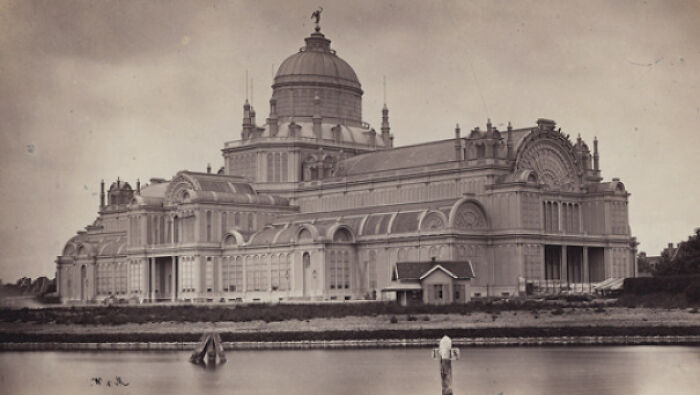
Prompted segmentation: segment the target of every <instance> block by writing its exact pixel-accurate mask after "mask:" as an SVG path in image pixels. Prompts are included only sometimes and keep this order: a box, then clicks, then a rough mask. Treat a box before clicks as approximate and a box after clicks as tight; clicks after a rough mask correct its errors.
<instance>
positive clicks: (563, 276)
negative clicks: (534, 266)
mask: <svg viewBox="0 0 700 395" xmlns="http://www.w3.org/2000/svg"><path fill="white" fill-rule="evenodd" d="M559 264H560V265H561V270H560V271H559V280H561V281H562V282H564V281H565V282H567V283H568V282H569V275H568V269H569V268H568V267H567V266H568V265H567V262H566V245H562V246H561V262H560V263H559Z"/></svg>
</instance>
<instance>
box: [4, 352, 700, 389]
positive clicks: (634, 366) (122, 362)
mask: <svg viewBox="0 0 700 395" xmlns="http://www.w3.org/2000/svg"><path fill="white" fill-rule="evenodd" d="M188 354H189V353H188V352H96V353H90V352H49V351H47V352H7V353H0V388H2V392H3V393H4V394H35V393H51V394H74V393H110V394H114V393H122V394H127V393H128V394H141V393H168V394H188V395H189V394H194V393H206V394H207V395H213V394H231V393H244V394H300V395H301V394H328V393H333V394H361V393H372V394H434V393H439V391H440V377H439V367H438V363H437V362H436V361H435V360H433V359H432V357H431V352H430V350H428V349H407V350H403V349H383V350H311V351H229V352H228V353H227V354H228V355H227V356H228V363H226V364H225V365H217V366H216V368H214V366H213V365H212V366H207V365H206V364H205V365H204V366H201V365H193V364H191V363H189V362H188V356H189V355H188ZM698 371H700V348H697V347H675V346H673V347H672V346H644V347H631V346H628V347H549V348H546V347H542V348H463V349H462V358H461V359H460V360H458V361H454V362H453V375H454V382H453V388H454V391H455V393H456V394H498V393H503V394H504V395H508V394H559V393H563V392H565V393H567V394H591V393H596V394H658V393H668V394H693V393H695V390H696V389H697V388H698V386H700V376H699V375H697V372H698ZM115 377H119V378H120V380H121V382H123V383H129V384H128V385H117V386H115V385H114V383H115ZM93 378H102V384H101V385H97V384H96V383H95V382H94V381H92V379H93ZM106 380H111V384H112V385H111V386H110V387H109V388H108V387H107V386H106V385H105V382H106Z"/></svg>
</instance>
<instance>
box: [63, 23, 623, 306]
mask: <svg viewBox="0 0 700 395" xmlns="http://www.w3.org/2000/svg"><path fill="white" fill-rule="evenodd" d="M272 88H273V94H272V98H271V99H270V113H269V117H268V118H267V119H266V120H265V121H264V122H263V124H262V126H261V125H259V124H258V121H257V120H256V114H255V110H254V109H253V107H252V106H250V105H249V104H248V103H247V102H246V104H245V105H244V106H243V125H242V132H241V138H240V140H235V141H229V142H226V143H225V145H224V147H223V149H222V153H223V159H224V166H223V167H222V169H221V170H219V171H218V172H217V173H212V172H211V171H209V170H208V171H207V172H203V173H200V172H193V171H180V172H178V173H177V174H176V175H175V176H174V177H173V178H172V179H170V180H164V179H151V180H150V183H149V184H147V185H143V186H142V185H139V183H136V185H135V189H134V188H132V186H130V185H129V184H128V183H126V182H123V181H120V180H117V181H116V182H115V183H113V184H112V185H111V186H110V187H109V190H108V191H107V192H106V196H105V190H104V183H103V184H102V194H101V198H100V210H99V215H98V217H97V219H96V220H95V222H94V223H93V224H92V225H89V226H87V227H86V228H85V230H83V231H80V232H78V234H77V235H76V236H74V237H73V238H71V239H70V240H69V241H68V243H67V244H66V246H65V248H64V249H63V252H62V254H61V256H59V257H58V258H57V260H56V263H57V277H58V291H59V294H60V296H61V298H62V300H63V301H65V302H72V301H95V300H96V301H100V300H103V299H106V298H119V299H131V300H138V301H140V302H143V301H155V300H173V301H176V300H177V301H198V300H200V301H206V300H209V301H220V300H225V301H258V300H260V301H279V300H348V299H374V298H393V297H395V294H393V293H391V292H384V293H382V292H381V291H382V290H392V289H394V290H395V289H399V288H400V287H399V288H396V287H395V288H392V286H396V284H398V282H397V281H394V280H397V279H399V278H397V273H398V272H397V269H396V267H397V262H430V261H431V259H433V258H435V259H437V260H438V261H450V262H452V263H453V264H454V263H455V262H470V263H471V267H470V268H469V270H466V271H465V273H471V274H469V276H472V275H473V278H471V279H469V278H468V277H465V278H466V279H467V282H468V287H467V289H466V291H465V292H466V293H467V295H465V296H466V298H467V299H468V297H470V296H471V297H474V296H477V297H478V296H506V295H513V294H515V293H517V292H518V291H519V290H521V288H520V287H519V284H522V283H523V279H524V280H526V281H530V280H539V281H543V280H551V281H555V282H563V283H569V284H571V283H575V284H581V283H585V284H587V283H591V282H599V281H602V280H605V279H608V278H621V277H628V276H632V275H634V273H635V265H634V239H633V238H632V237H631V235H630V228H629V225H628V207H627V203H628V197H629V193H628V192H627V191H626V190H625V187H624V185H623V184H622V183H621V182H620V181H619V180H618V179H613V180H612V181H610V182H603V181H602V178H601V175H600V169H599V157H598V150H597V141H594V143H593V152H592V153H591V151H590V149H589V146H588V145H587V144H586V143H584V142H583V140H581V138H580V137H579V138H577V139H576V140H575V141H572V140H571V139H570V138H569V136H568V135H565V134H562V132H561V131H560V130H559V129H557V128H556V125H555V123H554V122H553V121H551V120H546V119H539V120H537V124H536V125H535V126H529V127H525V128H518V129H516V128H513V127H511V126H510V125H508V128H507V129H506V130H497V129H496V127H494V126H493V125H492V124H491V123H490V122H489V123H487V125H486V128H485V129H483V130H482V129H480V128H479V127H476V128H474V129H473V130H471V131H469V132H467V133H464V134H462V133H461V132H460V129H459V127H457V129H456V130H455V132H454V138H450V139H447V140H440V141H432V142H428V143H423V144H416V145H411V146H403V147H394V146H393V136H392V134H391V132H390V126H389V111H388V109H387V108H386V106H384V108H383V110H382V124H381V127H380V128H379V131H377V130H375V129H373V128H372V127H370V126H369V125H368V124H367V123H365V122H363V121H362V94H363V91H362V87H361V85H360V82H359V80H358V78H357V76H356V74H355V72H354V71H353V69H352V67H350V65H348V63H346V62H345V61H344V60H343V59H341V58H340V57H339V56H338V55H337V54H336V52H335V51H334V50H332V49H331V47H330V40H328V39H327V38H326V37H325V36H324V35H323V34H322V33H321V32H320V29H319V28H318V27H317V29H316V31H315V32H314V33H312V34H311V35H310V36H309V37H307V38H306V45H305V46H304V47H303V48H302V49H301V50H300V51H299V52H297V53H295V54H293V55H292V56H290V57H288V58H287V59H286V60H285V61H284V62H283V63H282V64H281V65H280V67H279V70H278V71H277V74H276V76H275V78H274V84H273V85H272ZM105 197H106V199H105ZM445 266H447V265H445ZM455 267H456V266H455ZM402 270H403V269H402ZM460 270H462V269H460ZM445 272H446V273H448V274H449V271H447V270H445ZM465 276H466V275H465ZM469 281H470V283H469ZM440 295H442V293H440Z"/></svg>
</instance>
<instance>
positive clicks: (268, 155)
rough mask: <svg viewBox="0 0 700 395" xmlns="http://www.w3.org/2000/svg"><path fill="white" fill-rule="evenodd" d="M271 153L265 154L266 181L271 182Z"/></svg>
mask: <svg viewBox="0 0 700 395" xmlns="http://www.w3.org/2000/svg"><path fill="white" fill-rule="evenodd" d="M272 166H273V163H272V154H271V153H268V154H267V181H268V182H272V180H273V171H272Z"/></svg>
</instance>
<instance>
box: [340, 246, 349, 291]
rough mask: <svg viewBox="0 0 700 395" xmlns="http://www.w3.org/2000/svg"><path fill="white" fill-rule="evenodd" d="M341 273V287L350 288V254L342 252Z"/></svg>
mask: <svg viewBox="0 0 700 395" xmlns="http://www.w3.org/2000/svg"><path fill="white" fill-rule="evenodd" d="M342 265H343V266H342V272H343V279H342V285H343V286H344V288H345V289H349V288H350V252H349V251H344V252H343V262H342Z"/></svg>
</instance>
